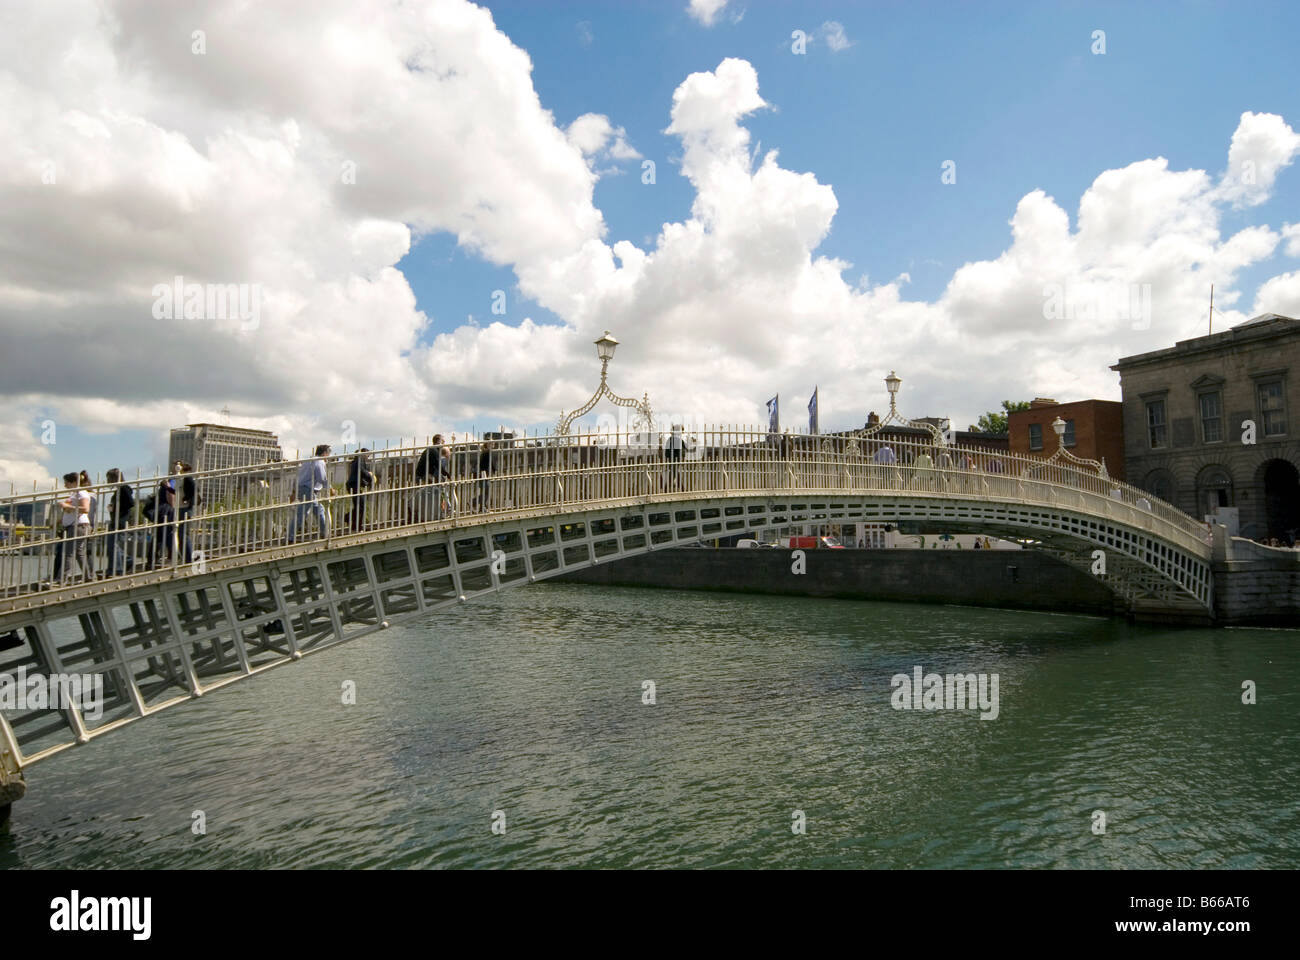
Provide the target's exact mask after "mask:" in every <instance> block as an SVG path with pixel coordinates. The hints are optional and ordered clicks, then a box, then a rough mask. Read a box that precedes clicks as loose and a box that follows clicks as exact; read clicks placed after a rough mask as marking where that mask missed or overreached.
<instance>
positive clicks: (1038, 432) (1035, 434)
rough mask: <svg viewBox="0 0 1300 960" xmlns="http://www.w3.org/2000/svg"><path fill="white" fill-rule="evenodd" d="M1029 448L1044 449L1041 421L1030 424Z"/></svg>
mask: <svg viewBox="0 0 1300 960" xmlns="http://www.w3.org/2000/svg"><path fill="white" fill-rule="evenodd" d="M1029 449H1030V450H1041V449H1043V425H1042V424H1041V423H1031V424H1030V425H1029Z"/></svg>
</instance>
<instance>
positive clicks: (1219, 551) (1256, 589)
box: [1214, 537, 1300, 627]
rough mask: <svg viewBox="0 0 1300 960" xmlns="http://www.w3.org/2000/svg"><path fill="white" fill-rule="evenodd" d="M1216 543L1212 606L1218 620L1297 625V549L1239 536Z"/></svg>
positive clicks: (1299, 574) (1299, 594)
mask: <svg viewBox="0 0 1300 960" xmlns="http://www.w3.org/2000/svg"><path fill="white" fill-rule="evenodd" d="M1221 544H1222V545H1221ZM1215 546H1216V549H1215V561H1214V609H1215V614H1216V616H1217V618H1218V620H1219V622H1221V623H1224V624H1253V625H1257V626H1290V627H1300V551H1297V550H1288V549H1285V548H1278V547H1266V546H1263V545H1262V544H1258V543H1254V542H1252V541H1250V540H1244V539H1241V538H1238V537H1232V538H1230V539H1228V540H1227V542H1226V543H1223V542H1222V541H1220V543H1216V545H1215ZM1225 547H1226V549H1225Z"/></svg>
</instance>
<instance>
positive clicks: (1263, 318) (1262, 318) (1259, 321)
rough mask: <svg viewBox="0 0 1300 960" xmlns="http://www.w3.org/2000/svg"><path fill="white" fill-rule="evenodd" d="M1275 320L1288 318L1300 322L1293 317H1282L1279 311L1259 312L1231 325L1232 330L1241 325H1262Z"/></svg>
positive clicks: (1239, 327)
mask: <svg viewBox="0 0 1300 960" xmlns="http://www.w3.org/2000/svg"><path fill="white" fill-rule="evenodd" d="M1276 320H1290V321H1291V322H1292V323H1300V321H1298V320H1296V318H1295V317H1284V316H1282V314H1280V313H1261V314H1260V315H1259V316H1258V317H1252V318H1251V319H1250V320H1243V321H1242V322H1241V323H1238V324H1236V325H1235V326H1233V328H1232V329H1233V330H1240V329H1241V328H1242V327H1257V326H1263V325H1264V324H1266V323H1273V322H1274V321H1276Z"/></svg>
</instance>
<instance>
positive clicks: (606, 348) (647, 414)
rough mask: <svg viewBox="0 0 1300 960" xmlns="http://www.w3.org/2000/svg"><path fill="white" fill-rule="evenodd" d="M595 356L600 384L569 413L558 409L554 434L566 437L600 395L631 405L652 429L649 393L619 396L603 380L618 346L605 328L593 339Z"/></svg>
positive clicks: (617, 403)
mask: <svg viewBox="0 0 1300 960" xmlns="http://www.w3.org/2000/svg"><path fill="white" fill-rule="evenodd" d="M595 344H596V356H597V357H599V358H600V386H599V387H597V388H596V392H595V393H593V394H592V395H591V398H590V399H589V400H588V401H587V402H586V403H584V404H583V405H582V406H580V407H579V408H578V409H577V410H574V411H572V412H571V413H567V414H566V413H565V412H564V411H563V410H561V411H560V419H559V420H558V421H557V422H556V424H555V435H556V436H557V437H566V436H568V435H569V428H570V427H571V426H572V425H573V421H574V420H577V419H578V418H579V417H581V416H584V415H586V414H587V413H589V412H591V408H592V407H594V406H595V405H596V403H597V402H598V401H599V400H600V398H601V397H609V400H610V402H611V403H613V404H614V405H615V406H619V407H632V408H633V409H634V410H636V411H637V413H638V414H639V415H640V419H641V420H643V421H645V426H646V429H647V430H652V429H654V413H653V412H652V411H651V409H650V394H649V393H646V394H645V395H644V396H642V398H641V399H640V400H636V399H633V398H632V397H620V396H619V395H618V394H616V393H615V392H614V391H613V390H611V389H609V384H608V383H606V382H605V377H606V375H607V374H608V373H609V361H611V360H613V359H614V350H615V349H617V347H618V341H617V340H615V339H614V338H613V337H612V336H610V334H609V331H608V330H606V331H605V334H604V336H602V337H601V338H600V339H599V340H596V341H595Z"/></svg>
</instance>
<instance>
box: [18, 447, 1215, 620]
mask: <svg viewBox="0 0 1300 960" xmlns="http://www.w3.org/2000/svg"><path fill="white" fill-rule="evenodd" d="M427 449H428V448H425V447H423V446H420V447H400V448H393V449H386V450H381V451H376V452H373V453H368V454H366V455H365V456H366V461H365V464H364V467H365V469H363V470H362V475H363V476H365V477H367V478H368V477H369V476H370V475H373V477H374V480H373V484H372V485H367V484H366V483H365V482H364V481H363V482H362V484H361V485H360V487H359V488H357V489H355V490H354V489H350V484H349V480H348V477H349V474H350V473H352V471H351V470H350V468H351V467H352V465H353V462H354V457H356V456H357V454H356V453H355V452H353V453H347V452H345V453H343V454H338V455H334V456H331V457H326V458H321V459H323V460H324V462H325V468H326V476H327V480H328V483H327V484H326V486H325V488H324V489H323V490H322V491H321V492H320V493H319V494H318V495H316V496H314V497H310V498H307V499H305V500H304V499H302V498H300V497H299V496H298V493H297V491H298V479H299V474H300V472H302V468H303V467H304V465H308V466H309V465H310V464H311V463H312V459H313V458H304V459H301V460H294V461H287V462H281V463H274V464H264V465H259V466H254V467H239V468H230V469H226V470H217V471H208V472H203V473H191V474H184V475H170V476H158V477H153V478H150V479H147V480H135V481H131V482H129V483H127V484H125V486H127V487H130V488H131V490H132V493H133V496H134V500H135V505H134V507H133V508H132V509H131V510H130V511H129V512H126V513H125V514H124V515H122V516H117V514H120V513H122V511H120V510H114V509H113V507H114V506H115V502H114V498H115V497H118V498H121V497H122V496H123V494H122V490H121V488H122V486H124V485H122V484H96V485H93V486H90V487H87V488H85V489H87V490H88V492H89V493H90V495H91V497H92V498H93V506H92V508H91V518H92V521H93V522H92V523H90V524H80V525H77V524H73V525H69V526H65V525H64V522H63V518H64V517H65V516H67V515H68V513H69V511H67V510H65V509H64V508H63V506H62V505H61V504H62V501H64V500H65V499H67V498H68V497H69V496H70V495H71V493H72V491H69V490H61V491H53V490H52V491H48V492H43V493H33V494H25V495H17V494H15V495H11V496H9V497H4V498H0V517H4V518H6V521H7V522H6V523H5V526H4V527H3V528H0V529H3V530H4V531H5V532H6V533H7V534H8V535H7V536H6V537H5V539H4V541H3V543H2V544H0V611H3V610H4V609H5V608H6V607H10V608H11V607H12V606H13V605H14V601H15V600H16V599H21V598H24V597H30V596H31V595H33V594H44V593H49V594H51V596H50V599H51V600H54V599H56V596H55V594H58V595H60V596H61V595H62V594H63V592H64V591H72V590H76V589H77V588H78V587H79V586H80V585H83V584H85V583H86V582H88V581H102V580H116V579H122V578H132V577H135V578H139V577H141V576H142V575H168V573H169V574H170V575H173V576H174V575H182V576H183V575H187V574H191V573H203V572H205V571H206V568H207V565H208V564H209V563H213V562H219V561H225V560H227V559H229V558H232V557H236V558H245V559H248V560H254V559H256V558H255V555H256V554H258V553H261V552H264V551H268V550H273V549H277V548H282V547H284V546H285V545H286V544H288V543H294V542H302V541H304V540H312V541H314V542H317V543H323V544H325V545H332V544H334V543H341V542H345V541H346V540H347V539H348V538H350V537H353V536H360V535H366V536H373V535H375V534H376V533H380V534H382V533H383V532H388V531H392V532H398V531H403V530H408V529H410V528H415V527H420V526H423V525H426V524H433V523H439V522H450V521H453V520H455V521H456V522H465V521H466V520H467V519H468V518H473V519H475V520H481V519H485V518H490V517H492V516H496V515H500V516H503V517H504V516H518V515H521V514H542V513H546V512H549V511H557V510H563V509H571V508H578V507H581V506H583V505H588V504H600V503H604V502H608V501H627V500H663V501H672V500H678V499H683V498H688V497H692V496H695V495H701V496H710V495H735V494H767V495H771V496H779V497H785V496H791V495H795V494H797V493H800V492H804V491H806V492H808V493H813V492H823V493H826V494H834V493H842V494H843V495H846V496H848V495H854V494H892V493H898V494H908V495H919V496H936V497H960V498H965V499H973V500H1005V501H1014V502H1018V503H1030V504H1038V505H1042V506H1044V507H1058V508H1068V509H1072V510H1077V511H1081V512H1084V513H1087V514H1090V515H1092V516H1096V517H1106V518H1110V519H1113V520H1115V521H1117V522H1121V523H1125V524H1127V525H1129V526H1131V527H1133V528H1136V529H1140V530H1143V531H1145V532H1147V533H1150V534H1152V535H1154V536H1157V537H1160V538H1163V539H1165V540H1167V541H1169V542H1171V543H1173V544H1176V545H1178V546H1181V547H1183V548H1185V549H1189V550H1192V551H1193V552H1197V553H1205V554H1206V555H1207V556H1208V547H1206V540H1207V528H1206V526H1205V524H1203V523H1200V522H1198V521H1196V520H1194V519H1193V518H1192V517H1189V516H1187V515H1186V514H1184V513H1182V512H1181V511H1180V510H1178V509H1177V508H1175V507H1173V506H1171V505H1169V504H1167V503H1164V502H1162V501H1160V500H1157V499H1156V498H1154V497H1152V496H1151V495H1150V494H1147V493H1144V492H1143V491H1141V490H1139V489H1137V488H1135V487H1132V486H1130V485H1128V484H1125V483H1122V482H1119V481H1116V480H1113V479H1110V478H1106V477H1101V476H1098V475H1097V474H1096V473H1095V472H1093V471H1090V470H1088V469H1086V468H1083V467H1079V466H1077V465H1074V464H1071V463H1062V462H1059V461H1057V462H1050V463H1049V462H1047V461H1046V460H1044V459H1043V458H1041V457H1034V456H1026V455H1022V454H1013V453H1010V452H1008V451H1005V450H996V449H991V448H988V447H981V446H974V445H946V446H945V445H936V444H935V443H932V442H930V441H928V440H924V441H923V440H919V439H910V438H906V437H904V438H898V437H879V436H877V437H872V438H865V439H864V438H855V437H852V436H849V435H834V436H804V435H790V434H782V435H769V434H768V433H766V432H765V431H761V430H746V429H730V428H725V429H717V430H714V429H709V430H701V431H696V432H694V434H693V435H692V436H689V437H685V438H684V439H683V442H682V443H681V444H680V445H679V444H678V443H677V441H676V440H675V439H673V438H672V437H671V435H659V434H652V435H648V436H647V435H644V434H617V433H598V434H580V435H575V436H569V437H539V438H519V439H515V440H504V441H488V453H487V457H486V459H484V458H483V453H482V450H481V449H479V448H478V444H459V445H456V446H455V447H454V448H453V449H452V450H451V456H450V458H449V459H448V460H447V463H446V468H447V472H446V474H445V475H443V474H441V473H438V471H437V470H436V469H435V470H434V471H433V473H434V474H435V475H436V476H434V477H433V479H430V478H427V477H425V476H424V475H423V474H422V473H421V471H420V469H419V467H420V460H421V456H422V454H423V453H424V452H425V451H426V450H427ZM432 462H433V463H435V464H436V463H437V458H436V455H435V456H434V457H433V459H432ZM74 489H75V488H74ZM150 498H152V499H153V510H152V512H151V514H148V515H147V514H146V512H145V510H144V505H145V503H146V501H148V500H149V499H150ZM121 502H122V500H121V499H118V500H117V501H116V504H120V503H121ZM23 515H35V516H33V520H34V521H35V522H34V523H33V524H30V525H28V526H27V529H26V532H25V535H19V534H20V528H19V527H18V525H17V524H16V523H15V522H14V520H15V518H17V517H20V516H23Z"/></svg>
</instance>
